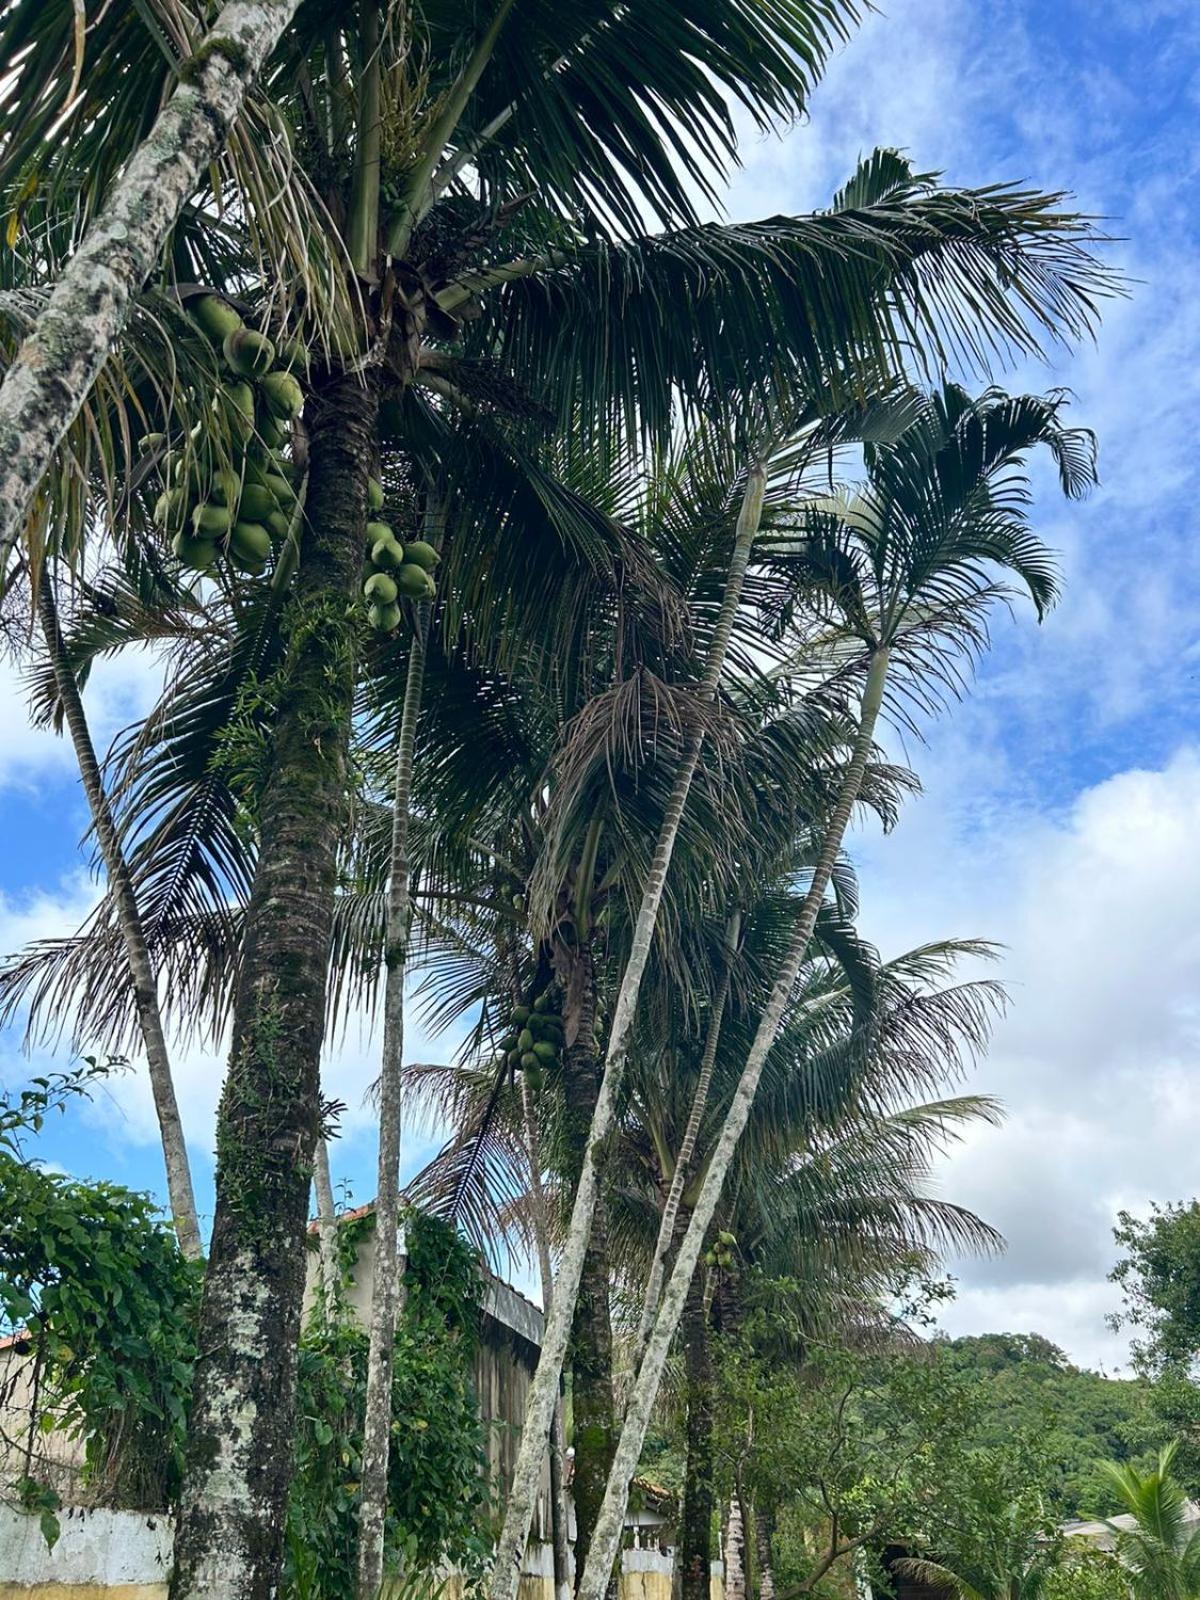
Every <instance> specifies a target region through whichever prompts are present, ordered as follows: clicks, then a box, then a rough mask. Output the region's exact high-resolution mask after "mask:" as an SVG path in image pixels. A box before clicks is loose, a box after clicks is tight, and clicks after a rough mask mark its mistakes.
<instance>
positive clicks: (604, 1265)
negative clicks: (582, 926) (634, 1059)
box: [560, 941, 617, 1579]
mask: <svg viewBox="0 0 1200 1600" xmlns="http://www.w3.org/2000/svg"><path fill="white" fill-rule="evenodd" d="M563 961H565V963H566V964H567V965H568V966H569V975H568V976H567V978H566V994H567V999H566V1005H565V1007H564V1021H565V1023H566V1026H567V1034H568V1037H569V1038H571V1043H570V1044H569V1045H568V1047H567V1049H566V1051H565V1053H564V1056H563V1081H564V1088H565V1095H566V1111H567V1125H568V1131H569V1138H570V1142H571V1149H572V1150H573V1151H575V1150H578V1151H579V1152H580V1153H581V1154H582V1152H583V1150H584V1148H585V1147H586V1144H587V1135H588V1129H589V1128H590V1126H591V1122H592V1117H593V1115H594V1113H595V1109H596V1096H597V1093H598V1091H599V1087H600V1061H599V1057H598V1052H597V1050H596V1047H595V1045H594V1043H593V1042H592V1041H593V1028H594V1026H595V1020H596V968H595V961H594V959H593V956H592V952H591V949H590V948H589V946H588V944H587V942H586V941H585V942H584V945H583V948H582V949H579V948H574V949H572V950H571V951H570V953H569V954H568V955H566V956H565V957H564V958H563ZM563 961H560V965H561V964H563ZM609 1279H610V1270H609V1254H608V1207H607V1202H606V1198H605V1193H604V1175H603V1173H601V1174H600V1182H599V1185H598V1190H597V1194H596V1207H595V1211H594V1214H593V1217H592V1227H591V1232H590V1234H589V1237H588V1242H587V1249H586V1250H585V1252H584V1258H583V1271H582V1273H581V1274H580V1279H579V1293H578V1297H577V1299H576V1302H575V1315H574V1317H573V1319H572V1323H571V1412H572V1418H573V1421H574V1435H573V1438H574V1445H575V1461H574V1471H573V1473H572V1477H571V1498H572V1500H573V1501H574V1505H575V1573H576V1578H577V1579H578V1577H579V1576H580V1575H581V1574H582V1572H583V1565H584V1562H585V1561H586V1559H587V1552H588V1548H589V1546H590V1544H591V1539H592V1529H593V1528H594V1527H595V1524H596V1518H597V1516H598V1515H599V1512H600V1505H601V1502H602V1501H603V1499H604V1485H605V1484H606V1483H607V1481H608V1469H609V1467H610V1466H611V1465H612V1458H613V1451H614V1450H615V1449H616V1447H617V1435H616V1413H615V1411H614V1407H613V1333H612V1312H611V1308H610V1305H609V1298H608V1286H609Z"/></svg>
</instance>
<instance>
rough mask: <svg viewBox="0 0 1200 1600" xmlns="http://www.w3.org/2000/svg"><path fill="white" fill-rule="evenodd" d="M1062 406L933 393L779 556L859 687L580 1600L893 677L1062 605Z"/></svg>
mask: <svg viewBox="0 0 1200 1600" xmlns="http://www.w3.org/2000/svg"><path fill="white" fill-rule="evenodd" d="M1062 404H1063V401H1062V397H1061V396H1050V397H1049V398H1047V399H1039V398H1035V397H1017V398H1010V397H1008V396H1006V395H1002V394H1000V393H998V392H996V391H988V392H986V393H985V394H984V395H983V396H982V397H981V398H980V399H978V400H971V399H970V398H969V397H968V396H967V395H966V393H965V392H964V391H963V390H961V389H959V388H957V387H954V386H947V387H946V388H945V389H943V390H942V391H941V392H940V393H938V394H935V395H934V396H933V397H932V398H931V400H930V403H929V406H928V408H927V410H926V411H925V413H924V415H923V416H922V417H921V418H920V419H919V420H918V421H917V422H916V423H915V424H914V425H913V426H912V427H911V428H910V429H908V430H907V431H906V432H905V434H904V436H903V437H902V438H901V439H900V440H899V441H898V442H897V443H895V444H890V445H879V446H871V447H869V448H868V450H867V452H866V464H867V469H868V480H867V484H866V486H865V487H864V488H863V490H861V491H860V492H859V493H858V494H857V495H855V496H853V497H849V496H847V497H844V498H840V499H837V500H833V501H829V502H827V503H826V504H824V505H819V506H814V507H813V508H812V509H811V511H810V512H809V513H808V514H807V516H806V517H805V518H804V519H803V524H802V529H801V530H798V531H801V533H802V535H803V536H802V537H801V538H800V539H796V540H793V542H792V544H791V547H790V549H789V548H788V547H787V546H786V545H784V546H783V548H781V549H780V551H779V556H780V558H781V559H782V560H783V561H784V562H785V563H789V564H790V563H792V562H794V563H795V572H796V576H797V579H799V580H801V581H803V582H804V584H805V586H806V588H808V603H809V605H810V606H811V614H812V615H813V616H814V617H815V620H816V621H817V622H818V623H819V624H823V625H824V626H825V627H826V628H827V629H828V630H829V631H828V633H827V634H826V636H825V638H822V637H821V636H820V634H817V635H816V636H815V637H814V638H810V639H808V640H805V641H804V645H805V651H804V656H805V660H806V661H809V660H811V659H812V656H813V653H814V646H821V645H825V646H826V647H827V648H832V649H833V650H834V651H835V652H836V653H840V654H841V655H842V658H843V661H844V670H845V671H846V672H848V673H857V674H859V675H860V681H862V689H861V699H860V703H859V711H858V718H857V727H856V729H855V733H854V737H853V741H852V743H851V745H850V750H849V754H848V759H847V762H846V766H845V770H844V773H843V775H842V777H841V780H840V783H839V786H838V789H837V793H836V796H835V798H834V802H833V805H832V807H831V809H830V814H829V818H828V821H827V822H826V823H825V825H824V828H823V831H822V837H821V842H820V848H819V851H818V853H817V856H816V860H815V864H814V867H813V871H812V878H811V882H810V884H809V888H808V891H807V894H806V895H805V898H804V902H803V905H802V908H801V913H800V915H799V917H798V918H797V920H796V924H795V929H794V933H793V936H792V942H791V945H790V947H789V950H788V953H787V955H786V957H785V958H784V961H783V963H782V966H781V969H780V971H779V973H778V976H777V978H776V981H775V984H774V987H773V989H772V993H771V997H770V999H769V1000H768V1002H767V1005H766V1007H765V1009H764V1011H763V1014H762V1018H761V1020H760V1022H759V1026H758V1029H757V1032H756V1034H755V1037H754V1042H753V1044H752V1045H751V1047H750V1050H749V1053H748V1055H747V1058H746V1064H745V1067H744V1070H743V1072H742V1076H741V1079H740V1081H739V1083H738V1087H737V1089H736V1091H735V1093H734V1095H733V1098H732V1100H731V1103H730V1107H729V1111H728V1114H727V1116H726V1119H725V1123H724V1126H723V1128H722V1130H721V1135H720V1138H719V1140H718V1142H717V1145H716V1147H715V1150H714V1154H713V1157H712V1160H711V1162H710V1165H709V1167H708V1170H707V1172H706V1174H705V1179H704V1183H703V1186H702V1189H701V1193H700V1196H699V1198H698V1200H697V1204H696V1207H695V1210H694V1213H693V1216H692V1219H691V1221H690V1223H689V1226H688V1232H687V1235H686V1237H685V1239H684V1242H683V1245H682V1247H681V1248H680V1251H679V1254H678V1256H677V1258H676V1262H675V1267H674V1270H673V1272H672V1275H671V1279H670V1282H669V1284H668V1287H667V1290H666V1292H665V1294H664V1297H663V1302H662V1305H661V1307H660V1310H659V1313H658V1321H657V1323H656V1326H655V1330H654V1333H653V1335H652V1337H651V1340H650V1343H649V1345H648V1347H647V1351H646V1355H645V1357H644V1359H643V1362H642V1366H641V1369H640V1371H639V1374H638V1379H637V1382H636V1384H635V1387H634V1392H633V1397H632V1399H631V1402H630V1406H629V1410H628V1412H627V1415H626V1421H625V1426H624V1429H623V1432H622V1439H621V1444H620V1446H619V1448H618V1452H617V1459H616V1461H615V1463H614V1467H613V1471H612V1473H611V1474H610V1478H609V1484H608V1490H607V1492H606V1497H605V1507H604V1511H603V1513H602V1515H601V1527H602V1530H603V1532H602V1534H601V1532H600V1531H598V1532H597V1535H596V1538H595V1540H594V1542H593V1554H592V1559H591V1561H590V1562H589V1571H588V1572H587V1573H585V1576H584V1581H583V1584H582V1586H581V1589H580V1593H581V1595H582V1596H583V1600H599V1596H600V1594H601V1593H602V1591H603V1588H604V1585H605V1582H606V1577H607V1571H608V1569H609V1567H610V1566H611V1563H612V1560H613V1558H614V1556H615V1553H616V1548H617V1542H618V1540H619V1538H620V1529H621V1524H622V1519H623V1516H624V1509H625V1501H626V1496H627V1493H628V1484H629V1482H630V1481H631V1479H632V1477H633V1473H634V1471H635V1470H636V1466H637V1460H638V1456H639V1454H640V1452H641V1447H642V1442H643V1440H644V1438H645V1430H646V1427H647V1425H648V1422H649V1418H650V1411H651V1407H652V1405H653V1401H654V1396H655V1394H656V1392H657V1389H658V1384H659V1382H660V1379H661V1375H662V1371H663V1367H664V1364H665V1362H666V1359H667V1354H668V1351H669V1349H670V1345H671V1342H672V1339H673V1337H674V1332H675V1329H676V1327H677V1326H678V1323H679V1318H680V1315H681V1314H682V1310H683V1304H684V1301H685V1299H686V1296H687V1292H688V1286H689V1284H690V1282H691V1279H692V1275H693V1273H694V1272H695V1268H696V1263H697V1261H698V1260H699V1256H700V1251H701V1248H702V1245H703V1240H704V1237H705V1234H706V1233H707V1231H708V1229H709V1227H710V1225H711V1223H712V1220H713V1217H714V1215H715V1213H716V1209H717V1205H718V1202H719V1199H720V1194H721V1189H722V1186H723V1184H724V1181H725V1177H726V1174H727V1173H728V1171H729V1168H730V1166H731V1164H732V1161H733V1157H734V1152H735V1150H736V1148H737V1144H738V1140H739V1139H740V1137H741V1134H742V1131H743V1129H744V1128H745V1125H746V1121H747V1119H748V1117H749V1114H750V1110H751V1107H752V1104H753V1100H754V1095H755V1092H756V1090H757V1087H758V1082H759V1079H760V1078H761V1076H762V1071H763V1067H764V1065H765V1063H766V1060H767V1057H768V1055H769V1053H770V1050H771V1048H772V1046H773V1044H774V1042H775V1039H776V1037H777V1036H778V1033H779V1030H780V1027H781V1026H782V1023H783V1019H784V1015H785V1012H786V1010H787V1007H788V1006H789V1004H790V1002H791V999H792V995H793V990H794V985H795V982H796V978H797V975H798V973H799V971H800V968H801V964H802V962H803V960H804V957H805V955H806V953H807V950H808V947H809V943H810V941H811V938H812V934H813V929H814V927H815V925H816V919H817V916H818V913H819V911H820V908H821V904H822V902H823V900H824V896H825V891H826V888H827V886H828V884H829V880H830V877H831V875H832V872H833V868H834V865H835V862H836V860H837V856H838V852H839V851H840V849H841V845H842V840H843V837H844V835H845V831H846V827H847V825H848V823H849V820H850V816H851V813H852V811H853V809H854V806H855V804H856V803H857V801H858V798H859V795H860V792H861V788H862V781H863V774H864V772H865V770H866V764H867V761H868V758H869V756H870V753H871V750H872V748H873V746H874V737H875V728H876V724H877V722H878V719H879V715H880V712H881V710H882V709H883V703H884V694H885V690H886V688H887V685H888V671H889V666H890V665H891V664H892V663H893V661H894V663H895V665H896V668H897V669H898V671H897V674H896V676H897V677H898V678H899V679H900V682H901V684H902V685H903V682H904V678H905V676H906V675H907V677H908V684H909V692H910V694H915V695H916V696H917V697H918V700H920V699H922V698H923V699H924V700H925V701H926V702H927V701H928V700H929V697H930V695H931V694H934V695H935V694H936V693H937V690H938V689H939V687H940V688H942V689H945V688H947V687H949V688H953V687H954V686H955V685H956V684H957V682H958V679H957V672H958V670H959V669H958V665H957V663H958V661H959V659H960V654H961V652H963V651H966V652H968V653H969V652H970V651H971V650H972V649H979V648H980V647H981V646H982V643H983V640H984V637H985V635H984V632H983V629H984V625H985V617H986V613H987V610H988V608H989V607H990V606H991V605H992V604H993V603H994V602H995V601H996V600H997V599H998V598H1000V597H1001V596H1002V595H1003V593H1004V591H1003V589H1002V588H1001V587H1000V585H999V584H998V582H997V579H996V577H995V576H994V575H993V574H994V572H995V570H996V569H1000V570H1007V571H1009V572H1011V573H1012V574H1013V575H1014V576H1015V577H1016V578H1017V579H1018V580H1019V581H1020V582H1021V583H1022V584H1023V585H1024V587H1025V588H1026V589H1027V590H1028V592H1029V594H1030V595H1031V597H1032V599H1033V601H1034V605H1035V607H1036V608H1037V610H1038V613H1039V615H1040V614H1041V613H1042V612H1043V611H1044V610H1045V608H1046V607H1047V606H1048V605H1049V604H1050V603H1051V601H1052V600H1053V598H1054V595H1055V580H1054V569H1053V563H1052V560H1051V557H1050V555H1049V552H1048V551H1047V550H1046V549H1045V547H1044V546H1043V545H1042V543H1041V542H1040V540H1038V539H1037V538H1036V536H1035V535H1034V534H1033V533H1032V531H1031V530H1030V529H1029V527H1028V523H1027V518H1026V512H1027V508H1028V504H1029V488H1028V480H1027V478H1026V476H1025V474H1024V470H1023V462H1024V458H1025V456H1026V454H1027V453H1028V452H1029V451H1030V450H1031V449H1032V448H1033V447H1034V446H1036V445H1038V444H1045V445H1046V446H1047V447H1048V448H1049V449H1050V451H1051V453H1052V455H1053V456H1054V459H1055V461H1056V463H1057V465H1058V468H1059V475H1060V481H1061V484H1062V487H1063V489H1064V492H1066V493H1068V494H1071V495H1078V494H1082V493H1083V492H1085V491H1086V489H1087V488H1088V486H1089V485H1090V484H1091V483H1092V481H1093V480H1094V447H1093V441H1092V439H1091V435H1090V434H1087V433H1086V432H1085V431H1082V430H1071V429H1067V428H1065V427H1064V426H1063V425H1062V423H1061V422H1060V412H1061V409H1062Z"/></svg>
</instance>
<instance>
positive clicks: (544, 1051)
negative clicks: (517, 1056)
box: [533, 1039, 558, 1065]
mask: <svg viewBox="0 0 1200 1600" xmlns="http://www.w3.org/2000/svg"><path fill="white" fill-rule="evenodd" d="M533 1053H534V1055H535V1056H536V1057H537V1058H538V1060H539V1061H545V1062H546V1063H547V1065H549V1064H550V1063H552V1062H554V1061H557V1060H558V1051H557V1050H556V1049H555V1048H554V1046H553V1045H552V1044H551V1043H550V1041H549V1039H537V1040H535V1041H534V1046H533Z"/></svg>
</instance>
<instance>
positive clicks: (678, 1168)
mask: <svg viewBox="0 0 1200 1600" xmlns="http://www.w3.org/2000/svg"><path fill="white" fill-rule="evenodd" d="M741 926H742V918H741V913H740V912H737V911H735V912H734V914H733V915H732V916H731V917H730V919H729V921H728V923H727V924H726V927H725V967H724V970H723V971H722V973H721V980H720V983H719V984H718V986H717V992H716V994H715V995H714V996H713V1002H712V1009H711V1010H710V1012H709V1016H708V1031H707V1033H706V1034H705V1037H704V1051H703V1054H702V1055H701V1057H700V1072H699V1074H698V1076H697V1078H696V1092H695V1094H694V1095H693V1097H692V1105H691V1109H690V1111H689V1112H688V1120H687V1127H686V1128H685V1129H684V1130H683V1138H682V1139H681V1140H680V1144H679V1154H678V1156H677V1157H676V1160H675V1170H674V1172H672V1174H671V1187H670V1188H669V1189H668V1191H667V1199H666V1204H665V1205H664V1206H663V1214H662V1216H661V1217H660V1218H659V1223H658V1238H657V1239H656V1240H655V1241H654V1257H653V1260H652V1261H651V1264H650V1276H649V1278H648V1279H647V1280H646V1292H645V1295H644V1297H643V1299H642V1316H641V1322H640V1324H639V1327H638V1336H637V1349H636V1351H635V1359H634V1362H633V1365H634V1366H635V1367H636V1365H637V1362H638V1361H640V1360H641V1355H642V1351H643V1350H644V1349H645V1348H646V1340H647V1339H648V1338H649V1337H650V1330H651V1329H652V1328H653V1327H654V1318H655V1316H656V1315H657V1312H658V1302H659V1298H660V1296H661V1295H662V1283H663V1275H664V1273H665V1271H666V1265H667V1254H668V1252H669V1250H670V1248H671V1245H672V1243H673V1241H674V1239H675V1222H676V1219H677V1218H678V1216H679V1204H680V1201H681V1200H682V1199H683V1189H684V1184H685V1183H686V1181H687V1175H688V1171H689V1169H690V1168H691V1164H692V1158H693V1157H694V1156H695V1154H696V1140H697V1139H698V1138H699V1137H700V1124H701V1123H702V1122H703V1121H704V1113H705V1110H706V1109H707V1106H708V1095H709V1090H710V1089H711V1088H712V1077H713V1067H714V1065H715V1064H716V1059H717V1045H718V1044H719V1042H720V1038H721V1022H722V1020H723V1018H724V1016H725V1002H726V1000H728V998H729V978H730V972H729V967H730V962H731V961H732V960H733V953H734V950H735V949H736V947H737V941H738V936H739V934H740V932H741Z"/></svg>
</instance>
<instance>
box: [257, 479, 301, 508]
mask: <svg viewBox="0 0 1200 1600" xmlns="http://www.w3.org/2000/svg"><path fill="white" fill-rule="evenodd" d="M262 481H263V484H264V486H265V487H266V488H268V489H269V490H270V491H271V493H272V494H273V495H274V496H275V498H276V500H278V502H279V504H280V505H281V506H285V507H286V506H290V505H292V504H293V503H294V501H295V499H296V491H295V489H293V488H292V486H291V484H290V483H289V482H288V481H287V479H286V478H284V477H282V476H281V475H280V474H279V473H278V472H268V473H265V474H264V476H263V480H262Z"/></svg>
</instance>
